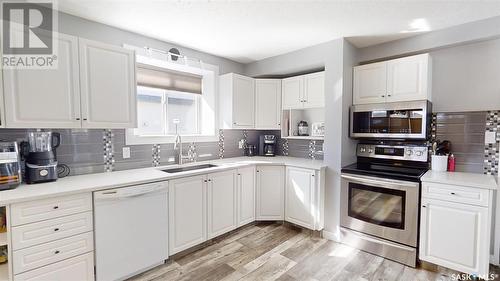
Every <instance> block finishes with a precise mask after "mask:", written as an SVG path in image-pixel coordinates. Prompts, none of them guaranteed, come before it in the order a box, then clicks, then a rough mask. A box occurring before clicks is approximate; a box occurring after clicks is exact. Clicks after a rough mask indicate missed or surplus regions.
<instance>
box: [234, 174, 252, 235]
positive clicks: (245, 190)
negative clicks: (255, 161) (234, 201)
mask: <svg viewBox="0 0 500 281" xmlns="http://www.w3.org/2000/svg"><path fill="white" fill-rule="evenodd" d="M237 180H238V226H242V225H245V224H247V223H251V222H253V221H255V167H254V166H251V167H247V168H241V169H238V178H237Z"/></svg>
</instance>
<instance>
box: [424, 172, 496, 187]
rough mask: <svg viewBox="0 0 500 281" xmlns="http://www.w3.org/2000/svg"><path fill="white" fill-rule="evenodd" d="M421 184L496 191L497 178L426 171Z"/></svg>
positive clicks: (473, 174)
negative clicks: (459, 186) (432, 183)
mask: <svg viewBox="0 0 500 281" xmlns="http://www.w3.org/2000/svg"><path fill="white" fill-rule="evenodd" d="M421 180H422V182H434V183H443V184H452V185H461V186H469V187H476V188H483V189H497V188H498V183H497V178H496V177H495V176H492V175H484V174H475V173H462V172H435V171H431V170H429V171H427V173H425V174H424V175H423V176H422V178H421Z"/></svg>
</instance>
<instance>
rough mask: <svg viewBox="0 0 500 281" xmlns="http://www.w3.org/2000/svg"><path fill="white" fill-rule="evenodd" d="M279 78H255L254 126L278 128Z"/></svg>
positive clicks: (279, 107) (279, 118) (279, 112)
mask: <svg viewBox="0 0 500 281" xmlns="http://www.w3.org/2000/svg"><path fill="white" fill-rule="evenodd" d="M280 120H281V80H278V79H257V80H255V128H257V129H275V130H279V129H280Z"/></svg>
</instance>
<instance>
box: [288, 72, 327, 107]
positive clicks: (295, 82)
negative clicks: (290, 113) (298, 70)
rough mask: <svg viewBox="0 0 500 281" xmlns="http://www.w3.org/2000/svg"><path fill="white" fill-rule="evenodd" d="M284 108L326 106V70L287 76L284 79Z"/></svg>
mask: <svg viewBox="0 0 500 281" xmlns="http://www.w3.org/2000/svg"><path fill="white" fill-rule="evenodd" d="M282 101H283V106H282V107H283V109H303V108H321V107H324V106H325V72H324V71H321V72H316V73H311V74H306V75H300V76H295V77H290V78H285V79H283V81H282Z"/></svg>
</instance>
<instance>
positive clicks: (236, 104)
mask: <svg viewBox="0 0 500 281" xmlns="http://www.w3.org/2000/svg"><path fill="white" fill-rule="evenodd" d="M219 101H220V102H219V111H220V122H221V126H220V127H221V128H222V129H252V128H254V127H255V80H254V79H253V78H251V77H246V76H243V75H239V74H236V73H228V74H224V75H221V76H220V77H219Z"/></svg>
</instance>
